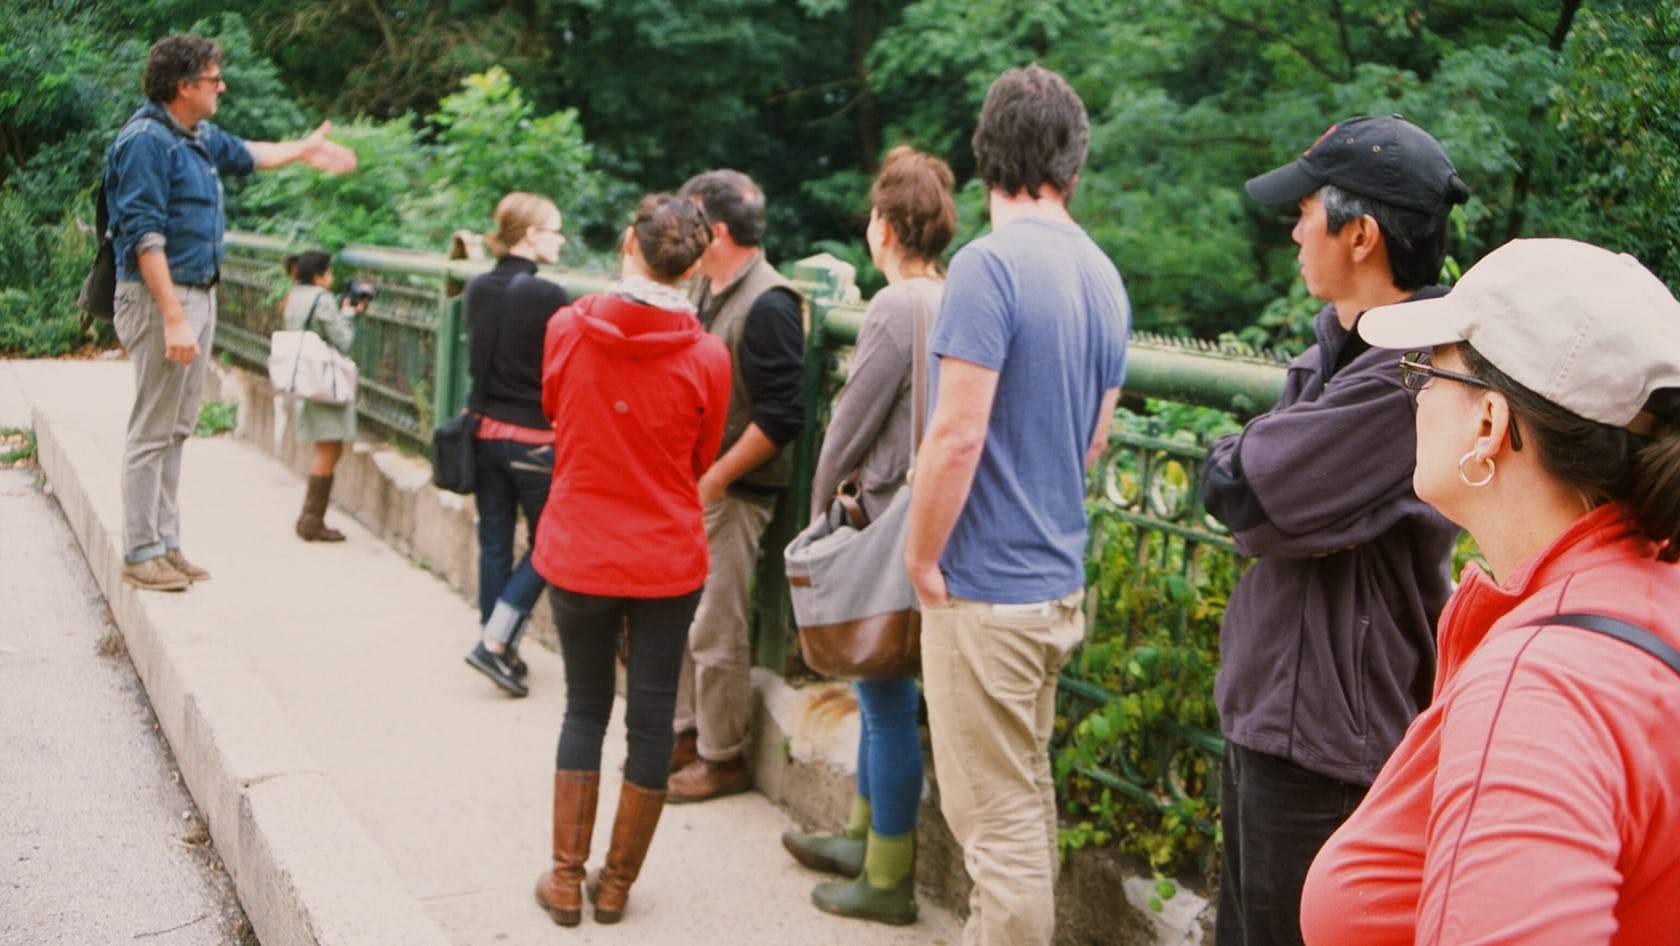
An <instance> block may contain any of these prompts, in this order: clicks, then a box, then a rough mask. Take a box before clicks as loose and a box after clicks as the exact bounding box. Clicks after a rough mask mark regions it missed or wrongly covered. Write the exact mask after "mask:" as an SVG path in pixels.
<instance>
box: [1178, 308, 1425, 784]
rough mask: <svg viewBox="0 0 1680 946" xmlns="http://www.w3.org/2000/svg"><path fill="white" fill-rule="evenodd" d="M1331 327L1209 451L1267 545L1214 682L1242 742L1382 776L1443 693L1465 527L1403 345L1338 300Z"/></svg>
mask: <svg viewBox="0 0 1680 946" xmlns="http://www.w3.org/2000/svg"><path fill="white" fill-rule="evenodd" d="M1445 291H1446V290H1445V289H1444V288H1442V287H1430V288H1428V289H1424V290H1420V291H1419V292H1418V293H1416V294H1415V295H1413V296H1412V298H1413V299H1420V298H1429V297H1432V296H1438V295H1441V294H1443V293H1444V292H1445ZM1314 327H1315V330H1316V334H1317V337H1318V344H1316V345H1314V346H1313V347H1312V348H1309V349H1307V351H1306V352H1305V353H1303V354H1302V355H1301V356H1300V357H1299V358H1297V359H1296V360H1295V361H1294V363H1293V364H1292V365H1291V366H1290V368H1289V375H1288V378H1287V380H1286V381H1285V383H1284V391H1283V396H1282V398H1281V399H1280V400H1279V401H1278V405H1277V406H1276V407H1275V408H1273V409H1272V410H1271V411H1268V412H1267V413H1265V414H1262V415H1261V416H1259V417H1256V418H1255V419H1254V420H1252V421H1250V422H1249V423H1248V425H1247V426H1246V427H1244V428H1243V430H1242V431H1241V432H1239V433H1235V434H1230V435H1227V436H1225V437H1222V438H1220V439H1219V440H1218V441H1216V442H1215V443H1214V444H1213V446H1212V448H1211V449H1210V450H1209V451H1208V458H1207V465H1206V467H1205V468H1204V471H1203V476H1202V498H1203V501H1204V503H1205V504H1206V507H1207V509H1208V511H1209V512H1210V513H1212V514H1213V515H1215V516H1217V517H1218V518H1219V519H1220V520H1221V521H1223V522H1224V523H1225V524H1226V526H1227V527H1229V528H1230V530H1231V532H1232V535H1233V536H1234V537H1235V539H1236V542H1237V547H1238V548H1239V549H1240V550H1241V551H1242V552H1243V554H1245V555H1250V556H1254V557H1255V558H1256V561H1255V562H1254V563H1253V566H1252V567H1251V568H1250V569H1249V570H1248V572H1247V573H1246V574H1245V575H1244V576H1243V577H1242V580H1241V581H1240V582H1239V583H1238V584H1237V588H1236V590H1235V591H1233V592H1232V594H1231V600H1230V603H1229V605H1228V607H1227V609H1226V612H1225V621H1224V624H1223V625H1222V627H1221V628H1220V634H1219V654H1220V661H1221V667H1220V671H1219V675H1218V678H1217V682H1216V684H1215V688H1214V689H1215V695H1216V698H1217V700H1218V703H1219V719H1220V723H1221V726H1222V728H1223V729H1224V731H1225V738H1227V739H1230V740H1231V741H1233V742H1235V743H1236V744H1237V745H1239V746H1243V747H1245V748H1248V749H1252V750H1254V751H1257V752H1264V753H1268V754H1270V755H1275V756H1281V757H1283V758H1287V759H1290V760H1293V761H1294V762H1296V763H1297V764H1299V765H1301V766H1303V767H1305V768H1307V769H1310V770H1312V771H1314V772H1318V773H1321V774H1324V775H1328V776H1332V777H1334V778H1339V779H1342V780H1344V781H1348V782H1354V783H1358V784H1362V785H1369V784H1370V783H1371V781H1372V780H1373V779H1375V778H1376V775H1377V770H1378V769H1380V768H1381V767H1382V764H1383V761H1384V760H1385V759H1387V758H1388V755H1389V753H1390V752H1392V751H1393V750H1394V747H1395V746H1396V745H1398V744H1399V742H1400V737H1401V736H1402V735H1403V734H1404V733H1405V730H1406V726H1407V724H1409V723H1410V722H1411V720H1412V717H1414V716H1416V715H1417V714H1418V712H1419V710H1421V709H1422V708H1423V707H1424V706H1425V705H1426V704H1427V703H1428V701H1429V692H1430V682H1431V680H1432V679H1433V677H1434V672H1435V633H1434V631H1435V621H1436V618H1437V617H1439V615H1440V613H1441V607H1442V606H1443V605H1444V604H1445V603H1446V600H1447V595H1448V593H1449V592H1450V590H1451V580H1450V576H1449V573H1448V568H1449V560H1450V556H1451V550H1452V545H1453V541H1454V538H1455V537H1456V535H1457V533H1458V528H1457V527H1456V526H1454V525H1453V524H1452V523H1450V522H1448V521H1447V520H1446V519H1445V518H1443V517H1442V516H1441V515H1440V513H1437V512H1436V511H1435V510H1434V509H1432V508H1431V507H1429V506H1428V505H1426V504H1425V503H1424V502H1423V501H1422V500H1420V499H1418V498H1417V495H1416V494H1415V493H1413V492H1412V467H1413V464H1414V449H1415V444H1416V442H1417V437H1416V432H1415V430H1414V427H1413V419H1414V414H1415V412H1416V402H1415V400H1414V396H1413V394H1412V392H1410V391H1407V390H1406V389H1405V388H1404V387H1402V386H1401V384H1400V372H1399V369H1398V367H1397V362H1398V361H1399V359H1400V353H1399V352H1395V351H1390V350H1387V349H1381V348H1371V347H1370V346H1369V345H1367V344H1366V343H1365V342H1364V341H1363V340H1362V339H1360V338H1359V336H1358V335H1357V333H1353V334H1350V333H1349V332H1348V331H1346V330H1345V329H1343V328H1342V327H1341V324H1340V323H1339V322H1338V321H1337V319H1336V312H1335V308H1334V307H1333V306H1326V307H1325V308H1324V309H1323V310H1322V311H1320V312H1319V314H1318V317H1317V320H1316V322H1315V326H1314Z"/></svg>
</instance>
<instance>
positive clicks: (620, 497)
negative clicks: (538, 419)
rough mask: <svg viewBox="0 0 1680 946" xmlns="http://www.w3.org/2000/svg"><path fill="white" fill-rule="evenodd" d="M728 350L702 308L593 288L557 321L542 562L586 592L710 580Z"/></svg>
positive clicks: (548, 572)
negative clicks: (707, 492) (709, 514)
mask: <svg viewBox="0 0 1680 946" xmlns="http://www.w3.org/2000/svg"><path fill="white" fill-rule="evenodd" d="M729 382H730V367H729V352H728V350H727V349H725V348H724V346H723V343H722V342H721V341H719V340H718V339H716V338H714V337H712V336H711V335H708V334H707V333H706V331H705V330H704V329H702V328H701V327H700V321H699V320H698V319H697V318H695V316H694V315H693V313H690V312H680V311H676V310H672V309H662V308H658V307H655V306H650V305H645V304H643V303H640V302H637V301H634V300H631V299H627V298H624V297H621V296H616V295H593V296H586V297H584V298H582V299H579V300H578V301H577V302H576V303H574V304H572V305H570V306H566V307H565V308H562V309H561V310H560V311H558V312H556V313H555V314H554V317H553V318H552V319H550V320H549V323H548V334H547V337H546V339H545V340H544V343H543V370H542V405H543V413H544V414H545V415H547V416H548V419H549V423H550V424H551V425H552V426H553V428H554V482H553V484H552V486H550V488H549V491H548V503H547V504H546V505H545V506H544V507H543V513H542V521H541V523H540V524H539V526H538V528H537V539H536V552H535V553H534V555H533V561H534V563H535V564H536V568H537V571H538V572H539V573H540V574H541V575H542V576H543V578H545V579H547V580H548V582H549V583H550V584H553V585H555V586H556V587H559V588H564V589H566V590H568V591H574V592H578V593H581V594H591V595H602V596H611V597H626V598H665V597H672V596H675V595H682V594H687V593H689V592H691V591H694V590H695V589H697V588H699V587H700V586H701V585H703V584H705V582H706V567H707V558H706V528H705V523H704V519H703V510H702V507H701V503H700V494H699V490H698V488H697V486H696V482H697V480H698V479H699V477H700V474H702V473H704V472H705V471H706V469H707V468H708V467H710V466H711V465H712V461H713V460H714V459H715V458H716V457H717V451H718V444H719V443H720V442H722V440H723V423H724V416H725V414H726V413H727V411H728V408H729Z"/></svg>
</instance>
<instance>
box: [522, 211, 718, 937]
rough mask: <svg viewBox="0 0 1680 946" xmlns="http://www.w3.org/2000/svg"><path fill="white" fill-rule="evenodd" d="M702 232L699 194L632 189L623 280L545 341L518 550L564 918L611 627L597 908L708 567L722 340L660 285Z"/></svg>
mask: <svg viewBox="0 0 1680 946" xmlns="http://www.w3.org/2000/svg"><path fill="white" fill-rule="evenodd" d="M710 239H711V231H710V227H709V224H708V223H707V221H706V216H705V213H704V212H703V211H702V210H701V209H700V206H699V205H698V204H697V203H695V202H693V201H690V200H686V199H683V198H679V197H676V196H673V195H670V194H654V195H651V196H649V197H646V198H644V199H643V200H642V202H641V204H640V206H638V207H637V209H636V220H635V222H634V223H633V224H632V225H631V226H630V227H629V228H627V229H626V231H625V234H624V246H623V271H624V275H623V278H622V280H621V281H620V282H619V283H618V284H617V285H616V286H615V287H614V288H613V290H612V291H610V292H607V293H603V294H599V295H592V296H586V297H585V298H583V299H579V300H578V301H577V302H576V303H574V304H573V305H570V306H567V307H565V308H563V309H561V310H560V311H559V312H557V313H555V315H554V318H553V319H552V320H551V321H550V322H549V325H548V335H547V339H546V340H545V342H544V345H543V398H542V402H543V412H544V413H545V414H547V416H548V418H549V420H550V422H551V423H552V424H553V426H554V481H553V484H552V486H551V487H550V489H549V492H548V503H547V505H546V506H545V507H544V508H543V513H542V519H541V521H540V525H539V527H538V529H537V546H536V552H535V554H534V558H533V561H534V562H535V564H536V567H537V571H538V572H539V573H540V574H541V575H542V576H543V578H545V579H547V580H548V582H549V584H550V585H552V586H553V588H552V589H551V590H550V604H551V606H552V609H553V612H554V623H555V626H556V627H557V628H558V630H559V634H560V650H561V653H562V655H563V656H564V657H565V662H566V717H565V723H564V725H563V726H562V727H561V732H560V747H559V750H558V752H557V754H556V757H555V770H556V771H555V773H554V863H553V867H552V869H550V870H547V871H544V872H543V874H542V876H541V878H539V880H538V881H537V891H536V893H537V902H538V903H539V904H541V905H542V907H543V909H545V910H547V911H548V913H549V914H550V915H551V916H552V917H553V918H554V921H555V922H556V923H559V924H561V925H562V926H573V925H576V924H577V923H578V922H579V920H580V918H581V916H582V912H583V886H584V880H585V877H584V862H585V860H586V859H587V858H588V856H589V842H590V835H591V833H592V831H593V828H594V824H595V807H596V798H597V791H598V789H599V786H600V780H601V773H600V769H601V742H602V740H603V738H604V737H605V735H606V729H607V719H608V717H609V716H610V715H611V712H612V702H613V690H614V677H615V672H614V661H615V658H616V655H617V651H618V642H619V638H620V635H621V634H624V635H627V636H628V639H629V660H628V667H627V678H626V679H627V687H626V694H625V702H626V709H625V723H626V728H627V729H628V730H629V734H628V747H629V758H628V761H627V762H626V763H625V766H624V785H623V788H622V790H621V792H620V794H619V801H618V814H617V817H616V818H615V819H614V822H613V831H612V842H611V845H610V847H609V848H608V851H607V857H606V863H605V866H604V867H603V868H602V869H601V870H599V871H598V872H595V873H592V874H591V875H590V876H589V878H588V894H589V898H590V900H591V901H592V902H593V903H594V905H595V919H596V921H597V922H600V923H613V922H617V921H618V919H619V918H620V917H621V916H622V915H623V912H624V906H625V901H626V899H627V898H628V896H629V890H630V885H631V883H633V882H634V881H635V879H636V875H637V874H638V873H639V872H640V870H641V865H642V861H643V858H644V857H645V856H646V854H647V849H648V845H649V843H650V842H651V841H652V840H653V832H654V828H655V827H656V826H657V825H658V823H659V815H660V812H661V810H662V809H663V808H664V805H665V784H666V777H667V776H668V775H669V771H668V769H669V766H670V762H671V742H672V734H671V718H672V714H673V712H674V710H675V705H676V691H677V676H678V672H679V670H680V669H681V666H682V658H683V651H684V647H685V644H686V642H687V639H688V625H689V622H690V619H691V618H693V616H694V608H695V605H696V604H697V603H698V602H699V599H700V588H701V586H702V585H703V584H705V581H706V566H707V558H706V530H705V526H704V523H703V520H702V507H701V503H700V495H699V492H698V490H697V488H696V481H697V480H698V479H699V477H700V474H702V473H704V472H705V471H706V469H707V468H708V467H709V466H711V464H712V460H713V459H714V457H715V456H716V455H717V449H718V444H719V443H720V442H721V441H722V439H723V424H724V415H725V412H726V411H727V409H728V406H729V382H730V369H729V354H728V351H727V350H726V349H725V348H724V346H723V343H722V342H720V341H719V340H717V339H716V338H714V337H713V336H711V335H709V334H707V333H706V331H705V330H704V329H703V328H701V326H700V322H699V320H698V319H697V318H696V316H695V311H694V307H693V305H692V304H691V303H690V302H689V301H688V298H687V297H686V296H685V295H683V294H682V293H681V292H680V291H678V290H677V288H676V285H677V284H678V283H680V282H681V281H683V280H684V279H686V278H687V277H688V276H689V274H690V273H692V272H693V270H694V268H695V265H696V264H697V262H698V261H699V259H700V255H701V253H703V252H704V251H705V249H706V246H707V245H708V244H709V242H710Z"/></svg>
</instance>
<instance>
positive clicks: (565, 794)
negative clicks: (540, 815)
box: [537, 769, 601, 926]
mask: <svg viewBox="0 0 1680 946" xmlns="http://www.w3.org/2000/svg"><path fill="white" fill-rule="evenodd" d="M600 787H601V773H599V772H576V771H569V770H566V769H560V770H557V771H556V772H555V773H554V866H553V868H551V869H549V870H545V871H543V873H542V876H541V877H538V878H537V904H538V905H539V906H541V907H542V908H543V909H544V910H546V911H548V915H549V916H551V917H553V918H554V922H556V923H558V924H560V925H561V926H576V925H578V922H579V921H581V920H582V919H583V876H584V870H583V863H584V861H586V860H588V859H589V838H590V835H592V834H593V833H594V831H595V801H596V797H597V795H598V793H599V790H600Z"/></svg>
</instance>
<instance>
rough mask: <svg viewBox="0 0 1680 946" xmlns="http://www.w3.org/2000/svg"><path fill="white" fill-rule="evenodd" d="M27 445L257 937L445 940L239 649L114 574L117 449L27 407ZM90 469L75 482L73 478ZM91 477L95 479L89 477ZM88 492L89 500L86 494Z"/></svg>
mask: <svg viewBox="0 0 1680 946" xmlns="http://www.w3.org/2000/svg"><path fill="white" fill-rule="evenodd" d="M33 413H34V417H33V424H34V428H35V435H36V443H37V456H38V457H39V460H40V463H41V468H42V471H43V472H44V473H45V474H46V476H47V478H48V480H49V482H50V484H51V487H52V491H53V493H54V494H55V495H56V497H57V499H58V501H59V504H60V506H62V507H63V509H64V512H65V518H66V519H67V520H68V521H69V523H70V526H71V529H72V531H73V532H74V533H75V535H76V537H77V540H78V541H79V542H80V543H81V547H82V551H83V554H84V555H85V556H86V557H87V560H88V566H89V569H90V570H91V571H92V573H93V576H94V580H95V582H96V583H97V584H98V585H99V587H100V589H101V591H103V592H104V594H105V599H106V601H107V602H108V603H109V605H110V608H111V613H112V616H113V618H114V621H115V623H116V625H117V627H118V628H119V629H120V630H121V631H122V634H123V639H124V641H125V643H126V645H127V647H128V652H129V655H130V657H131V658H132V660H133V662H134V666H135V669H136V671H137V672H138V673H139V675H140V678H141V680H142V682H143V683H144V684H145V686H146V692H147V695H148V696H149V698H150V700H151V702H152V706H153V709H154V711H155V713H156V716H157V719H158V724H159V725H160V726H161V727H162V728H163V732H164V735H165V737H167V738H168V740H169V743H170V746H171V747H172V748H173V749H174V751H175V755H176V758H177V760H178V761H179V763H180V766H181V772H182V776H183V777H184V778H185V779H186V782H187V788H188V790H189V791H191V793H192V795H193V798H194V800H195V801H196V802H197V803H198V805H199V807H200V808H201V809H202V810H203V812H204V814H205V818H206V820H207V821H208V822H209V825H210V833H211V836H212V838H213V839H214V840H215V843H216V847H217V850H218V851H219V853H220V854H221V855H222V859H223V861H224V863H225V864H226V865H227V868H228V871H229V873H230V875H232V877H233V879H234V882H235V887H236V888H237V890H238V892H239V898H240V901H241V903H242V904H243V905H244V906H245V909H246V913H247V915H248V916H249V917H250V919H251V924H252V926H253V928H254V929H255V930H256V933H257V936H258V937H259V938H260V939H261V940H262V941H263V942H264V943H266V944H269V946H279V944H291V943H299V944H305V943H315V944H321V946H361V944H366V943H374V942H378V943H415V944H428V946H441V944H444V943H447V942H448V940H447V939H446V938H445V937H444V935H443V934H442V932H441V931H440V930H438V928H437V926H436V925H435V924H434V923H433V922H432V920H431V919H430V918H429V917H428V916H427V914H426V912H425V911H424V909H423V908H422V907H421V905H420V902H419V901H418V900H417V899H415V897H414V896H413V894H411V893H410V892H409V891H408V889H407V887H406V886H404V885H403V883H402V881H401V880H400V879H399V878H398V877H397V875H396V873H395V872H394V871H393V870H392V868H391V866H390V864H389V863H388V862H387V861H386V860H385V858H384V856H383V855H382V854H380V852H379V851H378V849H377V848H376V847H375V846H374V844H373V843H372V841H371V840H370V839H369V838H368V837H367V835H366V833H365V832H364V831H363V830H362V828H361V826H360V825H359V824H358V823H357V822H356V821H355V819H354V818H353V817H352V816H351V815H350V813H349V811H348V809H347V808H346V807H345V806H344V803H343V802H342V800H341V799H339V797H338V796H337V794H336V793H334V792H333V791H332V790H331V789H330V788H329V787H328V786H327V785H326V784H325V782H324V781H323V780H322V779H321V778H320V777H319V776H318V775H316V774H314V771H315V768H316V766H315V764H314V762H313V760H312V759H311V758H310V756H309V754H308V752H307V751H305V750H304V748H303V746H302V743H301V742H300V741H299V740H298V738H297V735H296V733H295V732H294V731H293V729H292V727H291V725H290V723H289V722H287V720H286V718H285V716H284V714H283V713H282V712H281V710H280V708H279V706H278V704H276V703H275V701H274V698H273V696H272V695H271V694H270V693H269V692H268V690H267V689H266V688H265V687H264V686H263V685H262V684H261V682H260V681H259V680H258V679H257V678H256V676H255V675H254V674H253V673H252V672H251V670H250V668H249V667H248V666H246V665H245V663H244V661H243V659H242V658H240V657H239V656H238V655H236V654H235V653H233V652H232V651H231V650H229V649H228V648H226V647H224V646H222V645H220V644H219V643H217V642H216V641H214V640H207V639H203V638H195V637H194V636H193V635H192V633H191V632H178V631H175V630H172V628H173V627H178V626H190V623H189V622H175V623H172V622H171V621H170V613H171V612H172V611H174V610H175V609H177V608H180V607H182V606H183V605H182V603H181V601H180V599H172V598H171V597H170V596H167V595H157V594H142V593H140V592H138V591H136V590H135V589H133V588H131V587H129V586H128V585H127V584H125V583H124V582H123V581H122V554H121V552H120V550H119V548H118V544H117V542H116V540H115V539H114V538H113V536H115V535H117V534H120V531H121V509H120V508H116V507H117V506H120V500H118V501H117V502H116V503H115V504H113V503H112V501H111V499H110V497H117V496H120V490H119V489H118V488H117V484H116V483H115V482H114V480H115V477H116V473H115V471H116V470H117V469H118V468H119V467H120V458H115V459H113V458H111V457H108V456H103V455H101V453H100V450H99V449H98V447H97V446H96V444H95V441H94V439H93V438H92V437H89V436H88V435H87V433H86V432H85V431H82V430H81V429H79V428H78V427H77V426H76V425H75V424H73V423H66V424H64V425H63V426H62V427H60V426H59V425H57V424H55V423H54V421H53V419H52V418H51V417H49V416H48V415H47V414H45V413H44V412H43V411H42V410H41V409H40V408H39V407H37V408H35V410H34V412H33ZM84 475H85V476H87V477H89V478H90V481H89V482H84V480H83V476H84ZM100 478H103V481H101V479H100ZM90 497H100V498H99V499H98V500H95V499H92V498H90Z"/></svg>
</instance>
